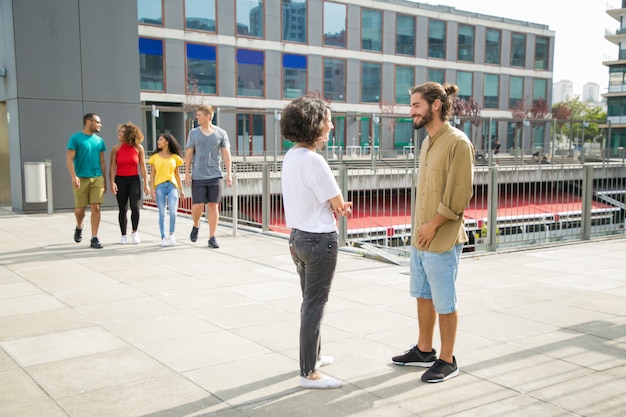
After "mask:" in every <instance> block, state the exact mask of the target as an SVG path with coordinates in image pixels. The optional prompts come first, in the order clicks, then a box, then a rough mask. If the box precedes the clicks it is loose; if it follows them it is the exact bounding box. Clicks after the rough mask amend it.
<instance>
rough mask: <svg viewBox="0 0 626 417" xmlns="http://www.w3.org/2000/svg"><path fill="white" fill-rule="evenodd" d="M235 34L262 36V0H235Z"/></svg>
mask: <svg viewBox="0 0 626 417" xmlns="http://www.w3.org/2000/svg"><path fill="white" fill-rule="evenodd" d="M237 35H241V36H251V37H254V38H263V0H237Z"/></svg>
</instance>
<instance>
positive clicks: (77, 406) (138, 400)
mask: <svg viewBox="0 0 626 417" xmlns="http://www.w3.org/2000/svg"><path fill="white" fill-rule="evenodd" d="M59 404H60V405H61V406H62V407H63V409H65V410H66V411H67V413H68V414H69V415H70V416H71V417H120V416H124V417H176V416H179V417H183V416H200V415H207V416H208V415H212V414H211V413H212V412H213V411H215V410H223V409H224V406H223V405H222V404H220V402H219V400H218V399H217V398H215V397H214V396H212V395H211V394H209V393H207V392H206V391H205V390H203V389H201V388H199V387H198V386H197V385H196V384H194V383H192V382H191V381H189V380H187V379H186V378H183V377H181V376H179V375H166V376H162V377H159V378H154V379H150V380H147V381H142V382H139V383H134V384H124V385H118V386H115V387H111V388H108V389H104V390H100V391H94V392H88V393H85V394H82V395H76V396H74V397H68V398H64V399H61V400H59Z"/></svg>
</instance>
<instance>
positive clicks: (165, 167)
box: [148, 133, 185, 246]
mask: <svg viewBox="0 0 626 417" xmlns="http://www.w3.org/2000/svg"><path fill="white" fill-rule="evenodd" d="M182 155H183V151H182V150H181V148H180V145H179V144H178V141H177V140H176V138H175V137H174V135H172V134H171V133H163V134H162V135H161V136H159V139H158V140H157V149H156V150H155V151H154V153H153V154H152V155H151V156H150V159H149V160H148V164H149V165H150V184H151V185H152V187H151V188H152V198H153V199H155V200H156V202H157V208H158V209H159V230H160V232H161V246H175V245H176V238H175V237H174V229H175V228H176V213H177V212H178V195H179V193H180V198H185V193H184V192H183V183H182V182H181V181H180V173H179V171H178V168H179V167H181V166H182V165H183V164H184V162H183V159H182ZM166 200H167V207H168V209H169V211H170V228H169V235H166V234H165V205H166Z"/></svg>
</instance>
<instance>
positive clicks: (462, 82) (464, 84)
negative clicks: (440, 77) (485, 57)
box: [456, 71, 473, 100]
mask: <svg viewBox="0 0 626 417" xmlns="http://www.w3.org/2000/svg"><path fill="white" fill-rule="evenodd" d="M472 79H473V77H472V73H471V72H464V71H458V72H457V73H456V85H457V86H459V94H458V96H459V98H462V99H464V100H469V98H470V97H472Z"/></svg>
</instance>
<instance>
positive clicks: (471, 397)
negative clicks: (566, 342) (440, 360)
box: [387, 368, 517, 417]
mask: <svg viewBox="0 0 626 417" xmlns="http://www.w3.org/2000/svg"><path fill="white" fill-rule="evenodd" d="M418 369H419V368H418ZM415 373H416V374H417V375H415V379H414V380H413V382H412V386H413V389H411V390H408V389H400V390H398V393H397V394H395V395H392V396H389V397H387V400H388V401H389V402H391V403H393V404H398V405H401V406H402V408H404V409H405V410H408V411H410V412H412V413H413V414H414V415H417V416H426V417H431V416H432V417H436V416H449V415H452V414H454V413H459V412H462V411H466V410H471V409H474V408H477V407H480V406H483V405H485V404H491V403H495V402H499V401H502V400H506V399H508V398H513V397H515V396H516V395H517V393H516V392H515V391H513V390H510V389H507V388H505V387H502V386H500V385H497V384H494V383H492V382H490V381H484V380H482V379H479V378H476V377H474V376H472V375H470V374H466V373H464V372H463V369H462V368H461V374H460V375H459V376H457V377H456V378H453V379H450V380H448V381H445V382H444V383H442V384H429V383H426V382H422V381H420V380H419V376H420V375H421V373H422V372H419V373H417V372H415Z"/></svg>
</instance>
